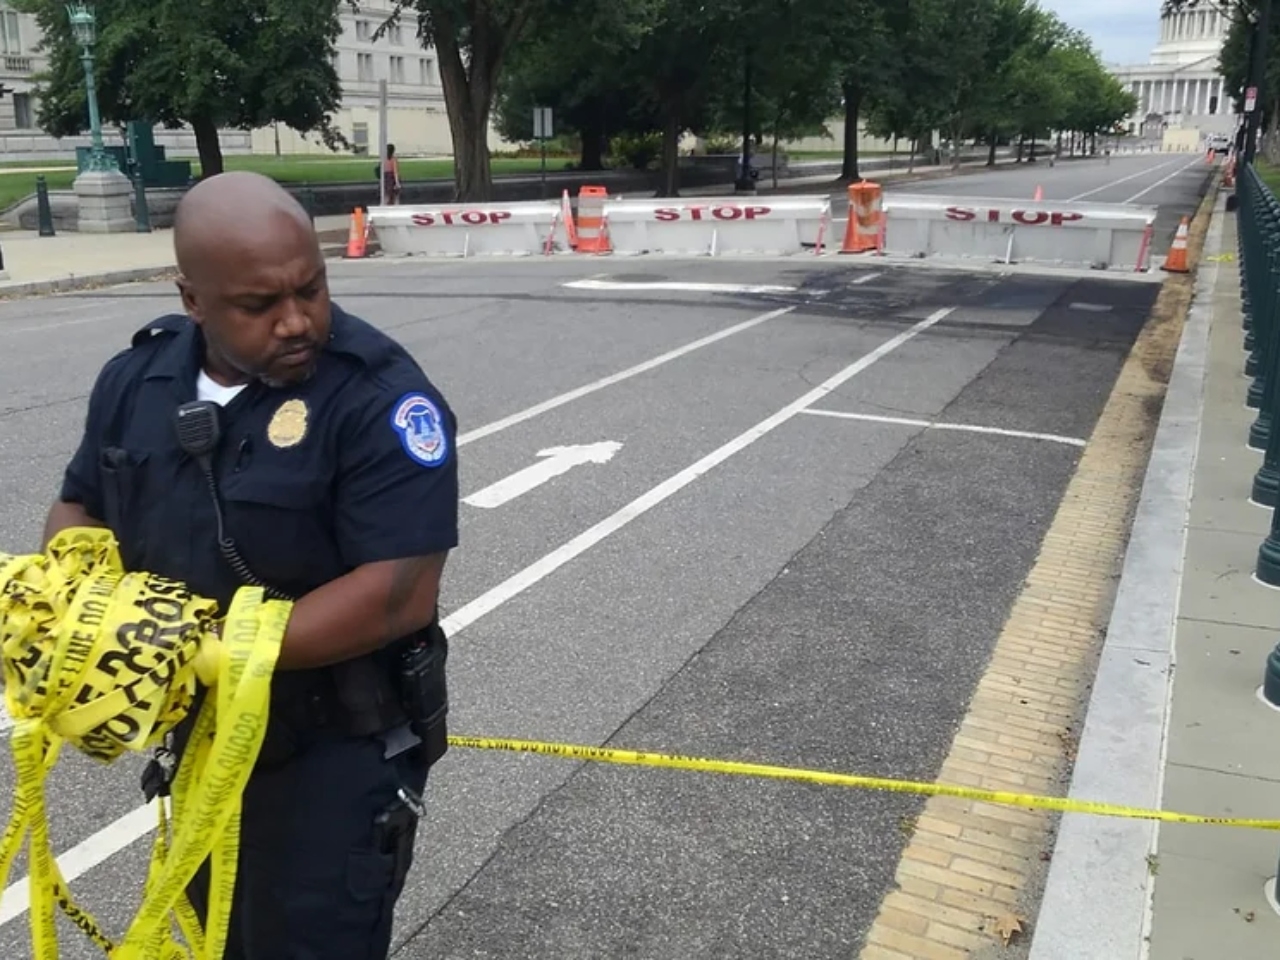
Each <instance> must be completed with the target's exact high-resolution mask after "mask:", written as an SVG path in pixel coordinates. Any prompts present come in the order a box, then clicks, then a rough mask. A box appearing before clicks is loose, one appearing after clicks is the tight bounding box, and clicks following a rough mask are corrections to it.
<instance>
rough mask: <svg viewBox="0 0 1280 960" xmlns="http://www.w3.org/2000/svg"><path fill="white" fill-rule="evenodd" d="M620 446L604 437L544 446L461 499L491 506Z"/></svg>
mask: <svg viewBox="0 0 1280 960" xmlns="http://www.w3.org/2000/svg"><path fill="white" fill-rule="evenodd" d="M621 449H622V444H620V443H616V442H614V441H613V440H605V441H603V442H601V443H586V444H580V445H578V446H576V447H549V448H548V449H546V450H539V451H538V456H539V457H544V458H545V459H543V460H541V461H540V462H539V463H535V464H534V465H533V466H531V467H525V468H524V469H523V470H519V471H517V472H515V473H513V474H512V475H511V476H509V477H507V478H506V479H505V480H499V481H498V482H497V483H495V484H493V485H492V486H489V487H485V488H484V489H483V490H481V491H479V492H478V493H473V494H472V495H471V496H469V497H465V498H464V499H463V501H462V502H463V503H466V504H469V505H471V506H473V507H481V508H483V509H485V510H492V509H493V508H494V507H500V506H502V505H503V504H504V503H509V502H510V501H512V500H514V499H515V498H516V497H519V496H521V495H523V494H526V493H528V492H529V491H530V490H532V489H534V488H535V487H540V486H542V484H544V483H546V482H547V481H548V480H551V479H553V478H555V477H558V476H560V474H562V473H568V472H569V471H570V470H572V469H573V468H574V467H579V466H582V465H583V464H586V463H608V462H609V461H610V460H612V459H613V455H614V454H615V453H617V452H618V451H619V450H621Z"/></svg>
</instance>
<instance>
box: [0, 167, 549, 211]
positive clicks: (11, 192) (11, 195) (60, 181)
mask: <svg viewBox="0 0 1280 960" xmlns="http://www.w3.org/2000/svg"><path fill="white" fill-rule="evenodd" d="M569 162H570V158H567V157H547V170H548V171H549V172H554V171H557V170H563V169H564V168H565V164H566V163H569ZM225 163H226V169H228V170H256V171H257V172H259V173H263V174H266V175H267V176H269V177H272V178H274V179H276V180H278V181H280V182H281V183H290V184H296V183H313V184H321V183H351V182H361V181H364V182H367V183H376V180H375V179H374V175H373V170H374V166H375V165H376V164H377V160H376V159H375V158H374V157H358V158H357V157H326V156H293V157H273V156H265V157H264V156H234V157H227V158H226V161H225ZM65 165H66V161H56V160H50V161H41V162H28V163H26V164H20V163H6V164H0V210H4V209H7V208H8V207H9V206H11V205H12V204H14V203H17V202H18V201H19V200H21V199H22V198H23V197H26V196H28V195H30V194H32V193H35V191H36V177H37V176H43V177H44V178H45V182H46V183H47V184H48V185H49V189H50V190H70V189H71V183H72V181H73V180H75V177H76V172H75V170H74V169H69V170H51V171H50V172H48V173H44V174H37V173H36V172H34V171H30V172H29V168H30V167H33V166H34V167H61V166H65ZM73 166H74V163H73ZM541 168H542V167H541V161H540V160H539V159H538V158H536V157H535V158H523V157H522V158H519V159H515V158H510V157H498V158H495V159H494V161H493V172H494V173H495V174H511V173H536V172H537V171H538V170H540V169H541ZM191 172H192V173H193V174H194V175H196V176H199V175H200V164H199V162H197V161H194V160H193V161H192V163H191ZM452 176H453V161H452V160H412V159H411V160H401V161H400V178H401V179H402V180H404V181H406V182H408V181H411V180H435V179H448V178H450V177H452Z"/></svg>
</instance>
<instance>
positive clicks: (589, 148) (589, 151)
mask: <svg viewBox="0 0 1280 960" xmlns="http://www.w3.org/2000/svg"><path fill="white" fill-rule="evenodd" d="M587 117H588V118H589V119H587V120H586V122H585V123H583V125H582V129H581V130H580V131H579V133H580V134H581V136H582V156H581V157H580V158H579V163H578V169H580V170H603V169H604V120H603V118H602V117H601V116H600V114H599V113H598V112H597V111H596V110H589V111H588V112H587Z"/></svg>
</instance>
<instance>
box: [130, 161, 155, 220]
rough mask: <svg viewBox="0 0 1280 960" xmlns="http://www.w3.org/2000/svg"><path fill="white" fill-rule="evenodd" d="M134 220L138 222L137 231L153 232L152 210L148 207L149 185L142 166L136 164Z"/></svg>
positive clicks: (134, 175)
mask: <svg viewBox="0 0 1280 960" xmlns="http://www.w3.org/2000/svg"><path fill="white" fill-rule="evenodd" d="M133 220H134V223H136V224H137V229H136V232H138V233H150V232H151V210H150V209H149V208H148V207H147V185H146V183H145V182H144V181H143V179H142V167H141V166H139V165H138V164H134V168H133Z"/></svg>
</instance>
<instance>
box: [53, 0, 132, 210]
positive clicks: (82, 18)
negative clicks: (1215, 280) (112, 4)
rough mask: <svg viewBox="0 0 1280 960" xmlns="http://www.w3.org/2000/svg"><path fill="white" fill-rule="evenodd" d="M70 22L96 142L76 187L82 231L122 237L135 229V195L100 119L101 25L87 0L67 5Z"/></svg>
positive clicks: (77, 0) (91, 131)
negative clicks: (97, 51)
mask: <svg viewBox="0 0 1280 960" xmlns="http://www.w3.org/2000/svg"><path fill="white" fill-rule="evenodd" d="M67 18H68V19H69V20H70V21H71V33H72V36H73V37H74V38H75V42H76V43H77V44H79V45H80V62H81V63H82V64H83V65H84V83H85V93H86V95H87V96H88V99H89V133H90V136H91V138H92V140H91V143H92V146H91V147H90V148H89V153H88V156H87V157H86V158H85V162H84V166H83V169H82V170H81V171H80V174H79V176H77V177H76V181H75V184H74V186H75V191H76V196H77V198H78V199H79V204H80V220H79V229H80V231H81V232H82V233H122V232H124V231H126V230H131V229H132V228H133V217H132V215H131V214H130V210H129V197H130V194H131V193H132V192H133V191H132V187H131V186H130V184H129V180H128V178H127V177H126V176H125V175H124V174H123V173H121V172H120V168H119V166H118V165H117V164H116V162H115V160H114V159H112V157H111V155H110V154H108V153H107V151H106V149H105V148H104V147H103V143H102V118H101V117H100V116H99V115H98V90H97V84H96V82H95V80H94V76H93V45H94V42H95V41H96V40H97V39H98V25H97V22H96V19H95V17H94V12H93V7H91V6H90V5H89V4H87V3H85V2H84V0H76V2H74V3H69V4H67Z"/></svg>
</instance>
